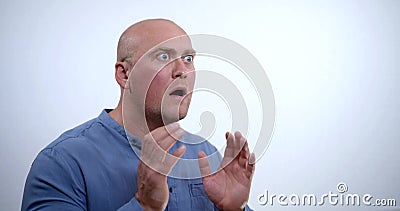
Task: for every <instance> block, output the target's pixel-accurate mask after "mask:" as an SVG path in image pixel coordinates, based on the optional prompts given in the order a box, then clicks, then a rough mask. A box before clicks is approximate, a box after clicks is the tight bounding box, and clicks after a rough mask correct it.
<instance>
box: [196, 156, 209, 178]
mask: <svg viewBox="0 0 400 211" xmlns="http://www.w3.org/2000/svg"><path fill="white" fill-rule="evenodd" d="M197 157H198V158H199V168H200V173H201V176H202V177H206V176H208V175H210V174H211V168H210V163H209V162H208V158H207V155H206V153H204V152H203V151H200V152H199V153H197Z"/></svg>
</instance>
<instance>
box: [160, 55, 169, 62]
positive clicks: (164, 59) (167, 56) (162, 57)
mask: <svg viewBox="0 0 400 211" xmlns="http://www.w3.org/2000/svg"><path fill="white" fill-rule="evenodd" d="M157 59H159V60H161V61H168V60H169V55H168V54H167V53H160V54H158V56H157Z"/></svg>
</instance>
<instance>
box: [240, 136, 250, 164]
mask: <svg viewBox="0 0 400 211" xmlns="http://www.w3.org/2000/svg"><path fill="white" fill-rule="evenodd" d="M243 140H244V146H243V148H242V150H241V151H240V155H239V165H240V166H241V167H242V168H244V169H246V165H247V163H248V162H249V161H248V159H249V155H250V150H249V146H248V143H247V141H246V140H245V139H243Z"/></svg>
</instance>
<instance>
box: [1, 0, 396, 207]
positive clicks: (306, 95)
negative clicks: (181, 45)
mask: <svg viewBox="0 0 400 211" xmlns="http://www.w3.org/2000/svg"><path fill="white" fill-rule="evenodd" d="M0 16H1V19H0V26H1V33H0V46H1V47H0V54H1V57H0V69H1V78H0V86H1V89H0V93H1V95H0V96H1V111H2V120H1V127H0V128H1V129H0V132H1V141H2V144H1V148H0V152H1V154H0V165H1V166H0V172H1V178H0V181H1V182H0V184H1V186H0V206H1V208H0V209H1V210H18V209H20V203H21V198H22V192H23V186H24V182H25V179H26V175H27V173H28V171H29V168H30V165H31V163H32V161H33V159H34V158H35V156H36V155H37V153H38V152H39V151H40V150H41V149H42V148H43V147H45V146H46V145H47V144H48V143H50V142H51V141H52V140H54V139H55V138H57V137H58V136H59V135H60V134H61V133H62V132H63V131H65V130H66V129H69V128H72V127H74V126H76V125H78V124H80V123H82V122H84V121H86V120H89V119H91V118H93V117H96V116H97V115H98V114H99V113H100V112H101V110H102V109H103V108H113V107H115V106H116V104H117V101H118V97H119V88H118V86H117V84H116V82H115V80H114V69H113V65H114V62H115V58H116V50H115V49H116V44H117V40H118V38H119V35H120V33H121V32H122V31H123V30H124V29H125V28H126V27H128V26H129V25H131V24H132V23H134V22H137V21H139V20H143V19H146V18H151V17H164V18H169V19H171V20H173V21H175V22H176V23H178V24H179V25H181V26H182V27H183V28H184V29H185V30H186V31H187V32H188V33H189V34H196V33H208V34H216V35H220V36H223V37H226V38H229V39H232V40H234V41H236V42H238V43H240V44H241V45H243V46H244V47H246V48H247V49H248V50H249V51H250V52H252V53H253V54H254V56H255V57H257V58H258V60H259V61H260V63H261V64H262V65H263V67H264V69H265V71H266V73H267V75H268V77H269V79H270V81H271V84H272V87H273V90H274V94H275V100H276V108H277V113H276V124H275V131H274V135H273V138H272V142H271V144H270V147H269V148H268V150H267V152H266V154H265V155H264V157H262V159H261V160H260V161H259V162H258V163H257V167H256V168H257V170H256V173H255V176H254V180H253V186H252V189H251V195H250V201H249V204H250V206H251V207H252V208H254V209H255V210H271V209H267V207H262V206H260V205H258V203H257V196H258V195H259V194H262V193H264V190H266V189H267V190H268V191H269V193H270V194H272V193H275V194H281V193H282V194H287V195H289V194H304V193H314V194H316V195H318V194H319V195H322V194H324V193H328V192H329V191H333V192H336V185H337V184H338V183H339V182H345V183H346V184H347V185H348V187H349V190H348V192H347V193H358V194H365V193H369V194H371V195H373V196H374V197H375V198H394V199H397V204H400V179H399V178H400V163H399V161H400V159H399V150H400V142H399V139H400V112H399V108H400V95H399V90H400V83H399V81H400V1H396V0H392V1H387V0H380V1H378V0H376V1H261V0H260V1H248V2H247V3H245V2H244V1H238V2H237V3H235V2H233V1H218V2H217V1H211V0H208V1H185V2H182V1H179V3H178V1H176V2H170V1H128V0H126V1H109V2H108V3H104V2H101V1H85V2H83V1H78V0H73V1H51V0H47V1H45V0H37V1H27V0H25V1H18V0H14V1H11V0H8V1H4V0H3V1H1V3H0ZM217 124H218V122H217ZM324 208H327V209H328V208H331V209H332V210H342V209H343V210H344V209H347V210H356V208H355V207H342V206H336V207H333V206H328V205H326V206H325V207H324ZM272 209H273V210H277V209H278V210H292V209H295V210H309V209H311V208H310V207H304V206H303V207H302V206H300V207H296V208H294V207H290V206H289V207H282V206H279V205H277V204H274V206H273V207H272ZM321 209H322V208H321V207H317V208H315V209H314V210H321ZM359 209H360V210H375V209H377V207H369V208H365V207H361V208H359ZM391 209H394V208H386V209H384V210H391ZM397 209H399V207H397ZM329 210H330V209H329Z"/></svg>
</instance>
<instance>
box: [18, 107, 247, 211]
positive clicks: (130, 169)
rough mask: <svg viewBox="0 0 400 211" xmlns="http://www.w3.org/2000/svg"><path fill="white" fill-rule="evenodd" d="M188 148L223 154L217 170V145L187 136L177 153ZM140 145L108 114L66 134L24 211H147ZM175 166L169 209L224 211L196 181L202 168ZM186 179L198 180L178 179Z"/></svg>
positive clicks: (30, 184) (46, 154) (42, 168)
mask: <svg viewBox="0 0 400 211" xmlns="http://www.w3.org/2000/svg"><path fill="white" fill-rule="evenodd" d="M184 143H185V145H186V147H187V150H186V152H185V154H184V156H183V158H186V159H195V158H197V153H198V151H200V150H203V151H204V152H205V153H206V154H207V155H210V154H213V155H217V156H214V158H213V159H211V160H210V163H211V166H212V169H213V170H214V171H215V170H216V168H217V166H218V165H217V163H219V162H220V159H221V157H220V155H219V153H218V151H217V150H216V148H215V147H214V146H212V145H211V144H210V143H209V142H208V141H205V140H203V139H202V138H201V137H199V136H196V135H193V134H190V133H185V135H184V136H183V138H182V140H180V141H178V142H177V143H176V144H175V145H174V146H173V148H172V149H171V151H172V150H174V149H177V148H178V147H179V146H180V145H182V144H184ZM140 146H141V142H140V140H138V139H136V138H135V137H133V136H129V140H128V138H127V135H126V132H125V130H124V128H123V127H121V126H120V125H119V124H118V123H117V122H116V121H114V120H113V119H112V118H111V117H110V116H109V115H108V113H107V111H106V110H104V111H102V113H101V114H100V115H99V117H97V118H95V119H93V120H90V121H88V122H86V123H84V124H82V125H80V126H78V127H76V128H74V129H72V130H69V131H67V132H65V133H63V134H62V135H61V136H60V137H59V138H57V139H56V140H55V141H54V142H52V143H51V144H49V145H48V146H47V147H46V148H44V149H43V150H42V151H41V152H40V153H39V154H38V156H37V157H36V159H35V161H34V162H33V164H32V167H31V169H30V172H29V174H28V177H27V180H26V183H25V189H24V195H23V200H22V208H21V209H22V210H94V211H99V210H142V208H141V207H140V204H139V203H138V201H137V200H136V198H135V197H134V196H135V193H136V192H137V166H138V162H139V157H138V154H137V153H138V152H139V153H140ZM132 149H133V150H132ZM134 151H136V153H135V152H134ZM193 161H195V160H193ZM217 161H218V162H217ZM192 164H193V165H192ZM196 165H197V166H196ZM175 167H176V168H175ZM175 167H174V169H173V170H172V172H171V173H172V175H175V176H174V177H173V176H169V177H168V179H167V182H168V187H169V192H170V194H169V201H168V206H167V208H166V210H185V211H187V210H193V211H195V210H218V209H217V208H216V207H215V206H214V204H213V203H212V202H211V201H210V200H209V199H208V197H207V195H206V194H205V192H204V188H203V184H202V180H201V178H199V177H197V178H195V177H193V175H197V174H198V173H199V170H198V164H195V163H187V162H186V163H181V162H178V164H177V165H176V166H175ZM186 168H189V169H186ZM184 169H186V171H183V170H184ZM184 172H189V174H188V175H183V173H184ZM193 172H194V173H193ZM182 175H183V177H185V178H195V179H181V178H178V177H180V176H182ZM245 210H249V208H248V207H247V206H246V208H245Z"/></svg>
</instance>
